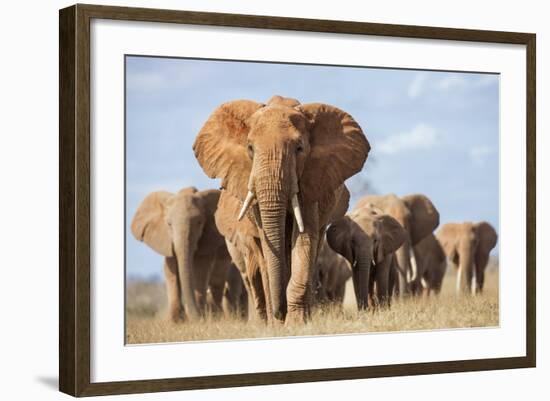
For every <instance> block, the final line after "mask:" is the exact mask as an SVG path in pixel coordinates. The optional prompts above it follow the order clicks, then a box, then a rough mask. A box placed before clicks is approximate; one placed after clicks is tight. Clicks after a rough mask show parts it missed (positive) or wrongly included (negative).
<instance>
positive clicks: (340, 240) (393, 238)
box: [327, 203, 407, 310]
mask: <svg viewBox="0 0 550 401" xmlns="http://www.w3.org/2000/svg"><path fill="white" fill-rule="evenodd" d="M406 236H407V233H406V231H405V230H404V228H403V227H402V226H401V225H400V224H399V223H398V222H397V220H396V219H394V218H393V217H391V216H390V215H388V214H385V213H384V212H383V211H382V210H381V209H378V208H376V207H374V206H372V205H370V204H368V203H363V204H362V206H361V207H357V208H355V209H354V210H353V211H352V212H351V213H348V214H347V215H346V216H344V217H343V218H341V219H339V220H337V221H335V222H334V223H332V224H331V225H330V227H329V229H328V230H327V242H328V243H329V245H330V247H331V248H332V249H333V250H334V251H336V252H338V253H339V254H340V255H342V256H343V257H344V258H346V259H347V260H348V262H349V263H350V265H351V266H366V268H365V269H366V271H367V274H366V275H365V276H361V275H359V274H356V273H355V271H354V273H353V287H354V290H355V297H356V300H357V306H358V308H359V310H361V309H366V308H367V306H368V299H369V296H370V298H371V300H374V299H376V300H377V303H378V304H380V305H387V304H389V301H390V288H389V280H390V272H391V268H392V261H393V258H394V253H395V251H396V250H397V249H399V247H401V245H402V244H403V243H404V241H405V240H406ZM370 266H372V267H373V271H372V273H371V274H370V277H369V273H370V272H369V270H368V269H369V267H370ZM374 285H376V297H374V293H373V289H374Z"/></svg>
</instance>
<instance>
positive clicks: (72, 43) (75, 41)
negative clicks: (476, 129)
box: [59, 4, 536, 396]
mask: <svg viewBox="0 0 550 401" xmlns="http://www.w3.org/2000/svg"><path fill="white" fill-rule="evenodd" d="M91 18H102V19H117V20H131V21H147V22H170V23H185V24H196V25H213V26H230V27H244V28H268V29H282V30H295V31H310V32H330V33H347V34H362V35H365V34H366V35H376V36H395V37H404V38H423V39H439V40H457V41H477V42H492V43H510V44H522V45H525V46H526V48H527V60H526V63H527V138H526V141H527V227H526V230H527V231H526V232H527V244H526V246H527V261H526V275H527V277H526V288H527V302H526V333H527V337H526V340H527V342H526V350H527V353H526V356H524V357H515V358H495V359H479V360H464V361H441V362H432V363H413V364H400V365H383V366H367V367H350V368H334V369H315V370H301V371H285V372H265V373H251V374H238V375H223V376H203V377H187V378H173V379H158V380H136V381H122V382H102V383H91V382H90V245H89V244H90V108H89V107H90V104H89V95H90V70H89V56H90V52H89V50H90V30H89V28H90V20H91ZM59 60H60V61H59V63H60V64H59V94H60V99H59V130H60V133H59V155H60V156H59V157H60V162H59V389H60V391H62V392H64V393H67V394H70V395H73V396H92V395H106V394H125V393H143V392H154V391H174V390H190V389H206V388H220V387H236V386H251V385H265V384H282V383H298V382H313V381H325V380H350V379H364V378H374V377H389V376H405V375H420V374H435V373H452V372H466V371H482V370H496V369H512V368H527V367H535V366H536V304H535V302H536V266H535V263H536V261H535V252H536V225H535V224H536V149H535V147H536V134H535V132H536V126H535V124H536V108H535V107H536V35H535V34H531V33H517V32H497V31H483V30H469V29H454V28H436V27H422V26H405V25H390V24H378V23H377V24H373V23H363V22H352V21H331V20H312V19H302V18H285V17H268V16H254V15H238V14H220V13H203V12H193V11H173V10H157V9H143V8H128V7H113V6H96V5H82V4H77V5H74V6H71V7H68V8H65V9H62V10H60V12H59Z"/></svg>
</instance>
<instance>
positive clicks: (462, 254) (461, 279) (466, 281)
mask: <svg viewBox="0 0 550 401" xmlns="http://www.w3.org/2000/svg"><path fill="white" fill-rule="evenodd" d="M458 255H459V261H458V275H457V280H456V292H457V293H463V294H469V293H470V292H472V291H473V288H472V279H473V275H474V245H473V244H472V243H471V241H468V240H465V241H464V242H463V243H461V244H460V247H459V249H458Z"/></svg>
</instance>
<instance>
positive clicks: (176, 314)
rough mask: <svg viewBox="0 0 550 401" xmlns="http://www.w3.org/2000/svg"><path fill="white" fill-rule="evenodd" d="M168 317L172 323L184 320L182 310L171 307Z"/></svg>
mask: <svg viewBox="0 0 550 401" xmlns="http://www.w3.org/2000/svg"><path fill="white" fill-rule="evenodd" d="M169 318H170V321H171V322H172V323H181V322H183V320H184V316H183V310H181V309H173V310H170V312H169Z"/></svg>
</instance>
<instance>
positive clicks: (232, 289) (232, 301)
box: [224, 265, 244, 316]
mask: <svg viewBox="0 0 550 401" xmlns="http://www.w3.org/2000/svg"><path fill="white" fill-rule="evenodd" d="M243 291H244V289H243V285H242V280H241V276H240V274H239V272H238V271H237V268H236V267H234V266H233V265H231V266H230V270H229V271H228V274H227V280H226V284H225V292H224V296H225V299H226V301H227V305H226V306H227V308H226V309H227V312H228V314H229V315H232V316H235V315H236V314H238V312H239V310H240V305H239V303H240V300H241V295H242V292H243Z"/></svg>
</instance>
